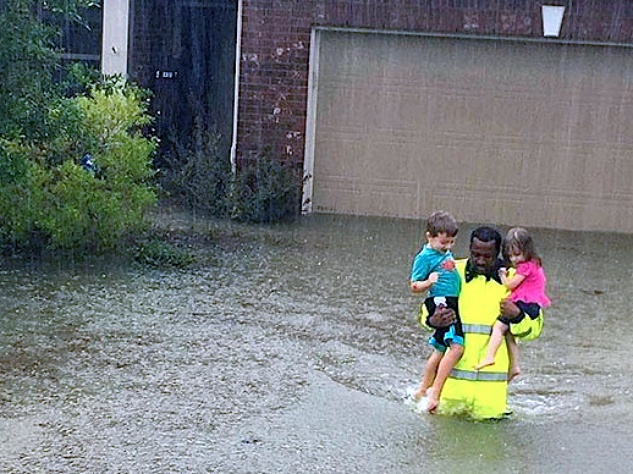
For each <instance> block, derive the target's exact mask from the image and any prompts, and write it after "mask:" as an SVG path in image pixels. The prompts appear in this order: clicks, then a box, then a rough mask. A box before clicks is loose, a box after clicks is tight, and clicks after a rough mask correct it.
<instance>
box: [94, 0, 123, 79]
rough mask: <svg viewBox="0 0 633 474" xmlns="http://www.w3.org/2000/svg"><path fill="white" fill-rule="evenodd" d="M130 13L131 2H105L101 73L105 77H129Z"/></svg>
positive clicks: (109, 0) (120, 0)
mask: <svg viewBox="0 0 633 474" xmlns="http://www.w3.org/2000/svg"><path fill="white" fill-rule="evenodd" d="M129 12H130V1H129V0H104V1H103V37H102V41H101V73H102V74H103V75H105V76H109V75H113V74H121V75H123V76H125V75H127V60H128V39H129V23H130V14H129Z"/></svg>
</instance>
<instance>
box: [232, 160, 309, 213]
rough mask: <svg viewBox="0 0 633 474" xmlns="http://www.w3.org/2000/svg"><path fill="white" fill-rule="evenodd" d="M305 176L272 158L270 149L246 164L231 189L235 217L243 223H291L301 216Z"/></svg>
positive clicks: (236, 175) (238, 173) (289, 165)
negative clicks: (303, 177)
mask: <svg viewBox="0 0 633 474" xmlns="http://www.w3.org/2000/svg"><path fill="white" fill-rule="evenodd" d="M302 184H303V179H302V174H301V171H300V170H297V169H296V168H295V167H294V166H293V165H292V164H285V163H280V162H278V161H276V160H274V159H272V158H271V156H270V152H269V151H268V150H266V151H264V153H262V155H260V157H259V159H257V160H254V161H252V162H248V163H245V164H244V165H243V166H242V167H241V169H240V170H239V171H238V172H237V173H236V174H235V176H234V177H233V181H232V187H231V196H230V202H231V217H232V218H233V219H235V220H238V221H242V222H255V223H275V222H286V221H291V220H294V219H296V218H298V217H299V215H300V213H301V185H302Z"/></svg>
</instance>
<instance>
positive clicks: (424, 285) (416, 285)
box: [411, 272, 439, 293]
mask: <svg viewBox="0 0 633 474" xmlns="http://www.w3.org/2000/svg"><path fill="white" fill-rule="evenodd" d="M438 278H439V275H438V273H437V272H432V273H431V274H430V275H429V277H428V278H427V279H426V280H418V281H412V282H411V291H412V292H413V293H424V292H425V291H427V290H428V289H429V288H431V287H432V286H433V285H434V284H435V283H437V279H438Z"/></svg>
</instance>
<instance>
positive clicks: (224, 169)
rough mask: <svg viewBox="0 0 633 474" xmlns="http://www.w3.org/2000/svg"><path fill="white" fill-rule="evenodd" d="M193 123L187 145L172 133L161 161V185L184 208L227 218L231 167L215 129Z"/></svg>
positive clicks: (200, 122) (220, 138)
mask: <svg viewBox="0 0 633 474" xmlns="http://www.w3.org/2000/svg"><path fill="white" fill-rule="evenodd" d="M195 122H196V125H195V127H194V129H193V132H192V134H191V139H190V141H189V143H187V144H185V145H183V144H182V143H180V142H179V141H178V140H177V139H176V138H174V136H175V133H173V134H172V137H170V139H169V140H168V142H169V150H168V151H166V152H165V154H164V155H163V156H162V157H161V158H162V161H163V165H164V166H163V167H162V169H161V170H160V171H161V175H160V179H161V183H162V185H163V188H165V189H166V190H167V191H169V192H170V193H171V194H172V196H173V197H176V198H177V199H178V200H179V201H180V202H181V203H182V204H184V205H185V206H186V207H187V208H189V209H192V210H194V211H200V212H203V213H205V214H207V215H211V216H215V217H220V218H224V217H228V215H229V207H230V205H229V201H228V192H227V190H228V188H229V182H230V179H231V163H230V159H229V156H228V154H226V153H224V152H223V151H222V150H223V149H224V147H223V146H222V140H223V137H222V135H221V134H220V133H219V132H217V131H216V130H215V127H213V126H207V127H205V126H204V125H203V123H202V120H201V119H200V118H198V119H196V121H195Z"/></svg>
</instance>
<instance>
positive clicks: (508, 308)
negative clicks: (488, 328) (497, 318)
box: [499, 299, 521, 320]
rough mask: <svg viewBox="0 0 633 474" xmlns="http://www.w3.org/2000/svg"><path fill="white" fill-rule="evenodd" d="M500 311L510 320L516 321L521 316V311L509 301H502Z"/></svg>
mask: <svg viewBox="0 0 633 474" xmlns="http://www.w3.org/2000/svg"><path fill="white" fill-rule="evenodd" d="M499 311H500V312H501V314H503V315H504V316H507V317H508V319H510V320H512V319H516V318H517V316H519V315H520V314H521V309H520V308H519V307H518V306H517V305H516V304H514V303H513V302H512V301H510V300H508V299H505V300H502V301H501V303H500V304H499Z"/></svg>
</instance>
